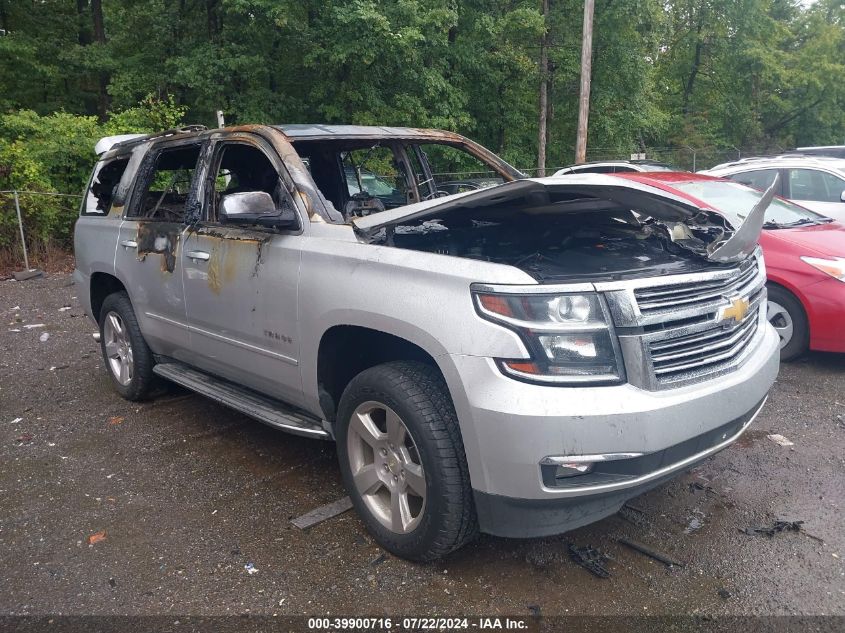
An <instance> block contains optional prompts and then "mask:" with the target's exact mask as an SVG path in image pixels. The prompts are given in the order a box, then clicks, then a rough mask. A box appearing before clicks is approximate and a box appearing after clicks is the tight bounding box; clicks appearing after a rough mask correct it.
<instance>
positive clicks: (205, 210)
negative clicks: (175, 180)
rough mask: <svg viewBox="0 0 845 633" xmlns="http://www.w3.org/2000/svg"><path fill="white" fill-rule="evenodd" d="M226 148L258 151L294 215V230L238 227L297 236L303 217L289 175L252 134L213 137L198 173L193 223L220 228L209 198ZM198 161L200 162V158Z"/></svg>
mask: <svg viewBox="0 0 845 633" xmlns="http://www.w3.org/2000/svg"><path fill="white" fill-rule="evenodd" d="M227 145H246V146H249V147H252V148H253V149H255V150H257V151H259V152H261V153H262V154H263V155H264V157H265V158H267V160H268V161H269V162H270V164H271V165H272V166H273V168H274V169H275V170H276V174H277V175H278V178H279V182H280V184H281V187H280V192H281V195H282V196H283V197H284V198H285V199H286V200H287V202H288V203H289V204H290V206H291V208H292V209H293V211H294V213H295V214H296V219H297V227H296V228H291V229H288V230H284V231H279V230H278V229H273V228H269V227H261V226H250V227H241V228H248V230H256V231H263V232H270V233H284V234H299V233H301V232H302V231H303V229H304V226H305V223H306V220H307V218H303V214H302V210H301V208H300V205H298V204H297V203H296V200H295V199H294V196H293V194H292V191H293V190H294V182H293V179H292V178H291V175H290V173H289V172H288V170H287V167H286V166H285V163H284V161H283V160H282V159H281V157H280V156H279V154H278V152H277V151H276V149H275V148H274V147H273V145H272V144H271V143H269V142H268V141H266V140H265V139H264V138H263V137H260V136H257V135H254V134H243V133H235V134H223V135H217V136H215V137H214V138H213V139H212V140H211V141H210V142H209V144H208V146H207V148H206V152H207V154H206V156H207V159H206V160H205V164H204V165H203V169H204V170H205V173H204V174H201V175H200V177H199V179H197V178H196V177H195V180H199V182H198V183H197V187H196V199H197V202H198V204H199V205H200V208H199V209H198V210H197V216H196V222H197V223H199V224H202V225H207V226H220V225H221V222H220V220H219V218H218V217H217V208H216V205H215V204H214V203H213V200H212V195H213V193H214V190H215V186H214V182H215V180H216V178H217V172H218V171H219V169H220V163H221V161H222V159H223V152H224V151H225V149H226V146H227ZM200 161H201V162H203V159H202V155H201V156H200Z"/></svg>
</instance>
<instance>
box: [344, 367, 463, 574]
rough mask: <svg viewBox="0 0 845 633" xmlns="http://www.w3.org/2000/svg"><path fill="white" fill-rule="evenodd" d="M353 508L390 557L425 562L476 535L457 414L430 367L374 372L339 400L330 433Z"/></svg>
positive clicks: (365, 374)
mask: <svg viewBox="0 0 845 633" xmlns="http://www.w3.org/2000/svg"><path fill="white" fill-rule="evenodd" d="M336 437H337V449H338V457H339V460H340V470H341V474H342V476H343V481H344V484H345V486H346V489H347V491H348V492H349V496H350V498H351V499H352V504H353V505H354V506H355V509H356V511H357V512H358V515H359V516H360V517H361V519H362V520H363V521H364V523H365V525H366V526H367V529H368V530H369V531H370V533H371V534H372V535H373V536H374V537H375V539H376V541H377V542H378V543H379V545H381V546H382V547H384V548H385V549H386V550H388V551H389V552H391V553H393V554H395V555H396V556H400V557H401V558H406V559H410V560H415V561H420V562H424V561H431V560H435V559H437V558H440V557H442V556H445V555H446V554H448V553H449V552H452V551H453V550H456V549H458V548H459V547H461V546H462V545H464V544H465V543H467V542H468V541H470V540H472V539H473V538H474V537H475V536H476V534H477V533H478V523H477V519H476V514H475V505H474V503H473V497H472V488H471V487H470V482H469V471H468V469H467V463H466V456H465V454H464V447H463V442H462V440H461V434H460V429H459V427H458V420H457V416H456V414H455V408H454V406H453V404H452V400H451V398H450V397H449V392H448V390H447V388H446V384H445V382H444V380H443V377H442V376H441V375H440V373H439V372H438V371H437V369H435V368H434V367H431V366H429V365H425V364H423V363H418V362H410V361H396V362H390V363H385V364H383V365H378V366H376V367H372V368H370V369H367V370H365V371H363V372H362V373H360V374H359V375H358V376H356V377H355V378H353V379H352V381H351V382H350V383H349V385H348V386H347V388H346V390H345V391H344V392H343V396H342V397H341V400H340V406H339V407H338V417H337V426H336Z"/></svg>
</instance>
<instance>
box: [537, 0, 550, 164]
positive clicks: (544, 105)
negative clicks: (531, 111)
mask: <svg viewBox="0 0 845 633" xmlns="http://www.w3.org/2000/svg"><path fill="white" fill-rule="evenodd" d="M548 29H549V0H543V35H542V37H540V124H539V126H538V127H539V133H538V135H537V176H538V177H543V176H545V175H546V131H547V128H548V125H549V121H548V119H549V48H548V44H549V30H548Z"/></svg>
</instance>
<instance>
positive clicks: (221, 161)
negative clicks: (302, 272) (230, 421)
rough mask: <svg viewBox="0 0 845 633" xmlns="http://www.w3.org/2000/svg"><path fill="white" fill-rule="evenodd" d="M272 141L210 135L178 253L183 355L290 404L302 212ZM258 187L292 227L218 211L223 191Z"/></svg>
mask: <svg viewBox="0 0 845 633" xmlns="http://www.w3.org/2000/svg"><path fill="white" fill-rule="evenodd" d="M289 183H290V180H289V177H288V176H287V172H286V171H284V167H283V165H282V162H281V160H280V158H279V157H278V155H277V154H276V152H275V150H274V149H273V148H272V147H270V145H269V144H267V143H265V142H264V141H263V139H260V138H259V137H256V136H253V135H248V134H244V135H231V136H227V137H225V138H224V140H220V141H217V142H216V143H215V146H214V148H213V158H212V159H211V162H210V166H209V170H208V172H207V174H206V176H205V178H204V180H203V184H202V193H201V194H200V196H201V200H202V214H201V218H202V220H201V221H200V222H199V223H198V224H196V225H195V226H194V227H192V228H191V230H190V231H189V233H188V235H187V239H186V242H185V248H184V250H183V251H182V253H181V265H182V267H183V279H184V288H185V301H186V304H187V318H188V322H189V324H190V328H191V353H190V361H189V362H190V363H191V364H193V365H195V366H197V367H199V368H201V369H204V370H205V371H208V372H210V373H212V374H215V375H218V376H221V377H223V378H227V379H229V380H231V381H233V382H236V383H238V384H239V385H243V386H246V387H250V388H252V389H255V390H257V391H260V392H263V393H266V394H268V395H271V396H273V397H276V398H279V399H282V400H285V401H286V402H289V403H291V404H294V405H299V404H301V401H302V381H301V376H300V372H299V338H298V331H297V283H298V279H299V262H300V248H301V242H302V240H301V236H300V233H301V227H303V226H304V222H303V217H302V216H301V215H300V214H299V213H298V212H297V211H296V206H295V204H294V202H293V199H292V197H291V196H290V194H289V189H288V184H289ZM247 191H264V192H266V193H268V194H270V195H271V196H272V198H273V200H274V202H275V204H276V206H277V208H278V209H279V210H280V212H281V211H283V210H284V211H286V212H289V211H290V210H291V209H293V210H294V212H295V213H297V216H298V217H299V227H300V228H299V229H298V230H294V231H285V232H279V231H277V230H275V229H271V228H263V227H257V226H243V225H239V226H234V225H231V224H224V223H221V222H220V221H219V218H218V208H219V206H220V201H221V199H222V198H223V197H224V196H226V195H228V194H230V193H243V192H247Z"/></svg>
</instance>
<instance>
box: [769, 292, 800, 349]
mask: <svg viewBox="0 0 845 633" xmlns="http://www.w3.org/2000/svg"><path fill="white" fill-rule="evenodd" d="M766 318H767V319H768V320H769V323H771V324H772V326H774V328H775V330H776V331H777V333H778V336H779V337H780V348H781V349H783V348H784V347H786V346H787V345H789V341H791V340H792V336H793V334H794V331H795V326H794V324H793V322H792V317H791V316H790V315H789V312H788V311H787V310H786V308H785V307H783V306H782V305H781V304H779V303H775V302H774V301H772V300H771V299H769V302H768V309H767V310H766Z"/></svg>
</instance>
